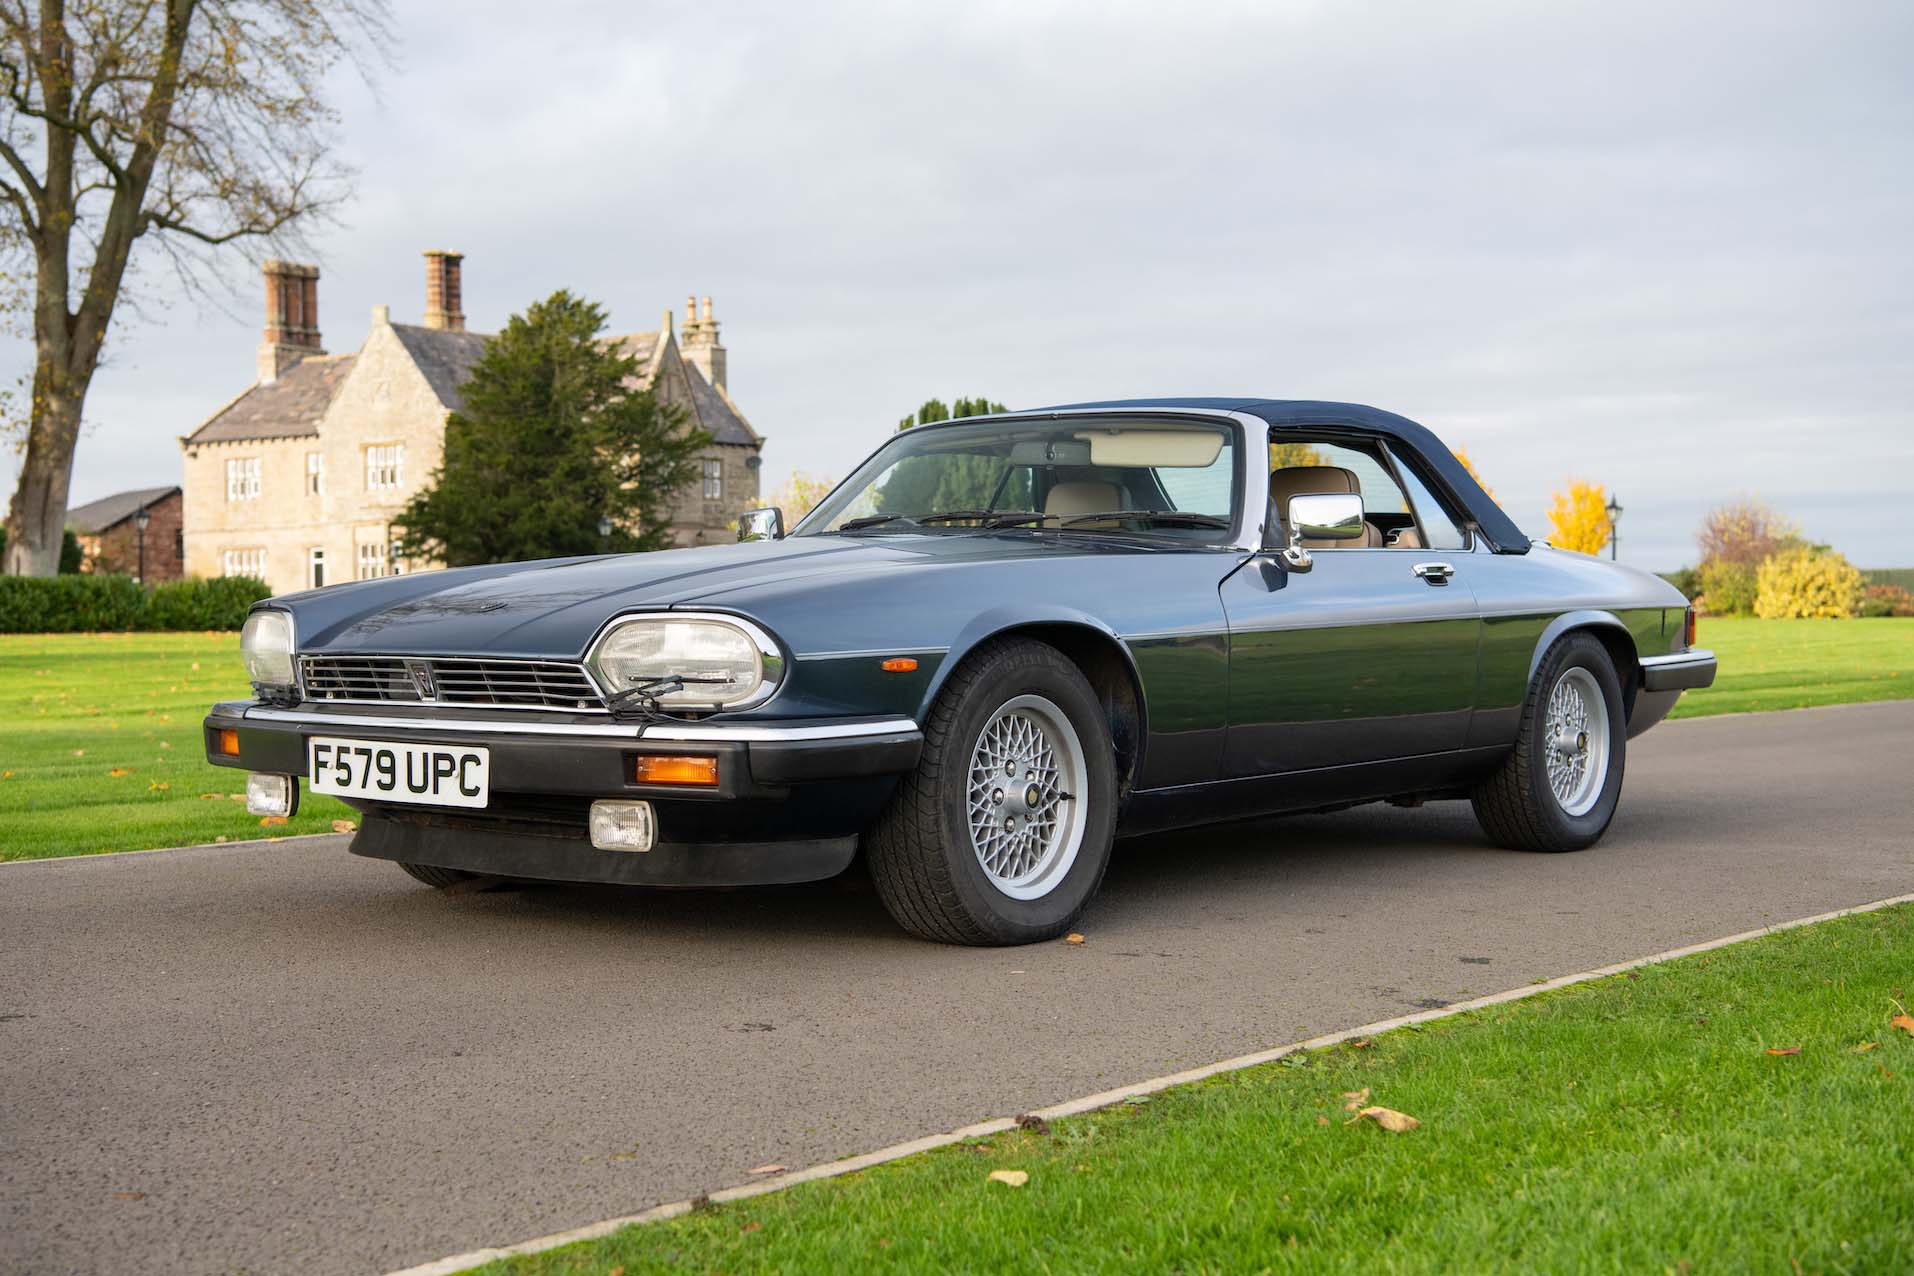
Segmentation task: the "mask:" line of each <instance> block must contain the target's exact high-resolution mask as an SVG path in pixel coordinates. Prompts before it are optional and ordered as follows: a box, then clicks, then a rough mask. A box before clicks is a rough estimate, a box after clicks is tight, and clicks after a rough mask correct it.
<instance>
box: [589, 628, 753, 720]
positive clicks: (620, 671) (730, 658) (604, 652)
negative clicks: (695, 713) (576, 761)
mask: <svg viewBox="0 0 1914 1276" xmlns="http://www.w3.org/2000/svg"><path fill="white" fill-rule="evenodd" d="M589 662H590V665H591V668H592V671H593V672H594V673H595V674H596V675H597V676H598V681H599V684H600V685H601V686H602V687H603V688H604V689H605V692H606V694H607V695H615V694H617V693H618V692H620V691H625V690H629V689H630V688H633V687H638V686H644V685H648V684H657V685H658V687H659V690H657V691H655V692H652V693H651V694H652V695H654V696H655V698H656V699H657V701H658V703H659V704H661V705H663V706H665V707H667V708H673V709H737V708H745V707H748V706H750V705H754V704H761V703H763V702H764V701H765V700H768V699H769V698H770V697H771V693H772V692H774V691H776V690H777V687H778V683H779V682H780V681H781V680H782V678H783V674H784V657H783V656H782V655H781V654H780V653H779V650H778V646H777V644H776V643H775V642H773V641H772V640H771V637H770V635H769V634H767V633H765V632H764V631H763V630H762V629H759V628H758V627H757V626H756V625H754V624H752V623H751V622H750V621H747V620H742V619H739V618H737V617H734V616H716V615H708V614H700V615H695V616H676V615H660V616H634V617H632V618H631V619H629V620H622V621H618V622H616V623H614V624H613V625H612V627H611V628H609V629H607V630H606V631H605V633H604V634H603V636H601V637H600V638H599V640H598V643H597V645H596V646H595V647H594V648H593V649H592V653H591V656H590V661H589ZM672 680H676V682H681V683H682V684H683V685H682V686H677V685H675V684H674V682H673V681H672Z"/></svg>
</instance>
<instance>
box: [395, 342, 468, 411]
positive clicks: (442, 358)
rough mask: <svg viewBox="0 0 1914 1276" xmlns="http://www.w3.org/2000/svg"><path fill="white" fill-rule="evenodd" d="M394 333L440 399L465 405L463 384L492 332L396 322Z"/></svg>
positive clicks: (451, 405) (455, 406) (448, 404)
mask: <svg viewBox="0 0 1914 1276" xmlns="http://www.w3.org/2000/svg"><path fill="white" fill-rule="evenodd" d="M392 334H393V335H394V336H396V337H397V338H398V339H399V344H400V345H402V346H404V347H405V352H406V353H407V354H408V355H410V356H412V362H413V363H414V364H415V365H416V366H417V367H418V369H419V372H420V373H421V374H423V375H424V377H425V380H426V383H427V384H428V385H430V386H431V387H432V393H433V394H435V395H437V396H438V400H439V402H440V403H443V404H444V405H445V406H446V407H448V408H450V409H452V410H453V411H454V412H456V411H458V410H459V409H460V408H461V407H463V406H464V405H465V401H464V399H463V397H461V396H460V394H459V387H460V386H461V385H464V384H465V379H466V378H467V377H469V376H471V375H472V365H473V364H475V363H477V362H478V361H479V356H480V355H482V354H484V353H485V343H486V342H488V341H490V340H491V339H492V336H491V334H490V333H486V332H464V331H458V332H454V331H453V330H452V329H450V328H420V327H416V326H414V325H412V324H409V323H395V324H393V325H392Z"/></svg>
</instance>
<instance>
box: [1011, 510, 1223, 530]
mask: <svg viewBox="0 0 1914 1276" xmlns="http://www.w3.org/2000/svg"><path fill="white" fill-rule="evenodd" d="M1044 517H1046V518H1055V519H1057V520H1058V522H1057V525H1058V526H1059V527H1068V526H1070V525H1071V524H1072V523H1088V522H1094V521H1098V520H1102V521H1107V522H1119V521H1121V522H1129V523H1160V524H1162V525H1163V526H1165V527H1228V526H1229V520H1228V519H1227V518H1218V517H1217V516H1216V515H1214V514H1197V513H1193V512H1191V511H1189V510H1092V511H1090V512H1089V513H1087V514H1064V515H1056V514H1047V515H1045V516H1044Z"/></svg>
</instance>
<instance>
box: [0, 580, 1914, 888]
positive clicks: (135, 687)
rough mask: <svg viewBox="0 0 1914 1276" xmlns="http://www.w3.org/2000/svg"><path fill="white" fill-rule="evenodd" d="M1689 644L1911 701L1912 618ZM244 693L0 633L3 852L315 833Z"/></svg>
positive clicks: (1739, 670) (204, 662) (181, 647)
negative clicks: (271, 758) (290, 798)
mask: <svg viewBox="0 0 1914 1276" xmlns="http://www.w3.org/2000/svg"><path fill="white" fill-rule="evenodd" d="M1701 642H1702V644H1703V645H1704V646H1708V647H1712V648H1714V650H1715V652H1716V654H1718V655H1719V656H1720V657H1721V674H1720V677H1719V679H1718V680H1717V681H1716V684H1715V685H1714V686H1713V687H1711V688H1709V689H1708V690H1707V691H1699V692H1692V691H1691V692H1689V693H1688V694H1687V695H1685V696H1683V697H1682V699H1681V703H1680V704H1679V705H1677V706H1676V708H1675V713H1674V715H1673V716H1675V717H1678V718H1689V717H1696V716H1699V715H1702V714H1710V713H1736V712H1742V711H1746V710H1750V709H1789V708H1797V707H1800V706H1803V705H1816V704H1839V703H1843V702H1846V701H1851V700H1884V699H1898V698H1902V697H1914V620H1906V619H1899V620H1735V619H1710V618H1704V619H1703V620H1702V622H1701ZM246 694H247V690H246V679H245V674H244V672H243V671H242V670H241V668H240V664H239V650H238V639H237V638H236V637H235V636H234V635H232V634H54V635H32V634H26V635H20V634H15V635H0V860H8V859H33V858H37V857H40V856H48V855H83V854H87V853H90V852H94V851H111V850H118V851H125V850H138V849H141V848H144V847H150V846H179V845H183V844H186V843H190V842H211V841H215V840H217V839H219V838H222V837H224V838H231V839H234V840H237V839H240V838H248V837H268V836H276V835H283V834H287V833H315V832H317V833H323V832H327V831H329V830H330V829H331V827H332V821H333V820H335V819H345V818H350V817H352V814H353V813H352V812H351V811H350V810H348V809H347V808H346V807H344V806H343V805H341V804H340V803H338V802H335V801H333V800H332V799H330V798H313V797H311V796H310V795H307V796H306V798H305V799H304V802H303V803H302V809H301V810H300V813H299V815H298V816H297V817H295V818H294V819H293V821H292V822H291V823H290V824H289V825H285V826H270V827H265V826H261V825H260V823H259V821H258V819H257V818H254V817H249V816H248V815H247V814H246V813H245V810H244V808H243V807H242V806H241V804H240V803H238V802H235V801H233V800H232V799H231V798H230V797H229V796H228V795H229V794H231V793H236V792H239V791H240V789H241V788H242V787H243V780H242V779H241V776H240V773H238V772H235V771H229V770H225V769H216V768H213V767H210V766H207V765H206V764H205V762H204V761H203V760H202V758H201V754H200V743H199V722H200V719H201V717H202V716H204V714H205V712H206V707H207V706H208V705H210V704H211V703H212V702H213V701H215V700H221V699H232V698H235V697H242V696H245V695H246ZM116 771H117V772H119V773H120V774H117V775H116V774H114V772H116ZM207 794H211V796H203V795H207Z"/></svg>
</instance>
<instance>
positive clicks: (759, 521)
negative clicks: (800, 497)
mask: <svg viewBox="0 0 1914 1276" xmlns="http://www.w3.org/2000/svg"><path fill="white" fill-rule="evenodd" d="M738 539H739V540H741V541H781V540H783V539H784V511H783V510H781V509H779V508H777V506H775V505H767V506H766V507H765V508H763V509H758V510H746V511H745V512H744V513H742V514H740V515H738Z"/></svg>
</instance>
